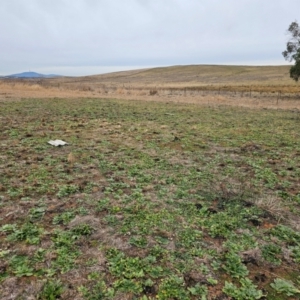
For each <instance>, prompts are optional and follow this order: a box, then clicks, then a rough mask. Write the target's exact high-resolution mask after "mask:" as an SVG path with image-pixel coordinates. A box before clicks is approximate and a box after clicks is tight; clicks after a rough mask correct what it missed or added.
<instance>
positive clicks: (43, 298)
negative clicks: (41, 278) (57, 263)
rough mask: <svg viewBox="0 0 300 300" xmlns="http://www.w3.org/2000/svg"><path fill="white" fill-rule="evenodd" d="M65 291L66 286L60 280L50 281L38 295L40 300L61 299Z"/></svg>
mask: <svg viewBox="0 0 300 300" xmlns="http://www.w3.org/2000/svg"><path fill="white" fill-rule="evenodd" d="M63 291H64V286H63V284H62V283H61V282H60V281H59V280H48V281H47V282H46V283H45V284H44V286H43V288H42V290H41V292H40V293H39V295H38V298H37V299H39V300H55V299H59V298H60V296H61V294H62V293H63Z"/></svg>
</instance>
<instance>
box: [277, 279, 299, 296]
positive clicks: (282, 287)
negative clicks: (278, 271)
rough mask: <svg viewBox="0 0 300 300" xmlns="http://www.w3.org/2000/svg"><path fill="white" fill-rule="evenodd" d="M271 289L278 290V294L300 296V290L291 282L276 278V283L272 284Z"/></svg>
mask: <svg viewBox="0 0 300 300" xmlns="http://www.w3.org/2000/svg"><path fill="white" fill-rule="evenodd" d="M271 287H272V288H273V289H274V290H276V292H277V293H281V294H285V295H287V296H294V295H296V294H300V290H299V289H297V288H296V287H295V286H294V284H293V282H292V281H290V280H285V279H281V278H276V279H275V280H274V282H273V283H271Z"/></svg>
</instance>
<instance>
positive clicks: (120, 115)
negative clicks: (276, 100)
mask: <svg viewBox="0 0 300 300" xmlns="http://www.w3.org/2000/svg"><path fill="white" fill-rule="evenodd" d="M155 97H156V96H155ZM155 97H153V98H155ZM157 98H158V97H157ZM0 106H1V109H0V127H1V129H2V130H1V131H0V170H1V176H0V208H1V209H0V245H1V246H0V287H1V288H0V298H3V299H6V298H7V297H14V298H15V299H27V298H28V299H29V298H35V299H70V298H74V299H75V298H76V299H77V298H78V299H145V300H146V299H148V300H149V299H270V300H271V299H282V300H283V299H296V298H295V297H297V296H298V295H299V279H300V272H299V267H298V266H299V261H300V235H299V221H300V195H299V180H298V178H299V175H300V155H299V154H300V153H299V149H300V142H299V141H300V139H299V131H298V130H297V128H298V124H299V118H297V116H296V115H295V114H294V112H292V111H286V110H260V109H252V110H249V109H246V108H234V107H225V106H220V107H209V106H198V105H195V104H183V103H176V104H175V103H173V104H170V103H159V102H153V101H152V102H142V101H125V100H115V99H109V100H107V99H89V98H85V99H23V100H22V101H17V100H16V101H14V100H7V101H2V102H0ZM55 138H61V139H63V140H65V141H67V142H68V143H69V144H68V145H67V146H64V147H57V148H56V147H52V146H50V145H48V144H47V141H49V140H50V139H55ZM70 153H72V160H71V158H70ZM73 158H74V159H73ZM75 158H76V159H75ZM11 295H13V296H11ZM264 297H265V298H264Z"/></svg>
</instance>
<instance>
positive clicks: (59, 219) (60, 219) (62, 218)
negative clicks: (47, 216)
mask: <svg viewBox="0 0 300 300" xmlns="http://www.w3.org/2000/svg"><path fill="white" fill-rule="evenodd" d="M74 218H75V213H74V212H72V211H66V212H64V213H61V214H59V215H55V216H54V218H53V221H52V223H53V224H54V225H56V224H64V225H67V224H68V223H69V222H70V221H71V220H72V219H74Z"/></svg>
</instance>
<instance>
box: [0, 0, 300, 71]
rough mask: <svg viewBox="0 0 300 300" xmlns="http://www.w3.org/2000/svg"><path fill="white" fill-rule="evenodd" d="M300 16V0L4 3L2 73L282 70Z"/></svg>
mask: <svg viewBox="0 0 300 300" xmlns="http://www.w3.org/2000/svg"><path fill="white" fill-rule="evenodd" d="M299 9H300V3H299V1H298V0H274V1H272V2H269V1H268V2H267V1H261V0H240V1H236V0H227V1H222V0H203V1H199V0H164V1H161V0H160V1H159V0H151V1H150V0H127V1H121V0H115V1H111V0H53V1H40V0H27V1H24V0H10V1H4V3H2V4H1V11H0V28H1V29H0V33H1V34H0V44H1V48H0V62H1V63H0V66H1V69H0V74H7V73H13V72H17V71H23V69H24V68H27V69H28V66H31V67H30V68H31V69H37V70H42V69H45V68H48V69H50V68H51V69H52V68H55V67H57V68H58V69H59V68H60V69H62V68H64V69H65V70H71V69H72V70H73V72H75V71H74V70H75V69H76V66H78V70H82V69H83V67H88V66H90V67H91V66H95V67H97V66H98V67H101V66H106V67H107V66H111V67H116V66H126V65H128V66H136V67H138V66H145V65H153V66H157V65H170V64H185V63H194V64H198V63H224V64H226V63H228V62H231V63H247V64H253V63H255V62H258V61H260V62H261V63H265V64H268V63H272V62H273V63H282V64H284V63H285V61H284V60H283V58H282V56H281V51H282V50H283V49H284V47H285V42H286V40H287V37H286V36H285V30H286V29H287V27H288V25H289V24H290V23H291V22H292V21H294V20H295V18H296V17H297V15H296V13H297V12H298V11H299ZM105 70H107V68H105ZM76 75H80V74H76Z"/></svg>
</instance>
